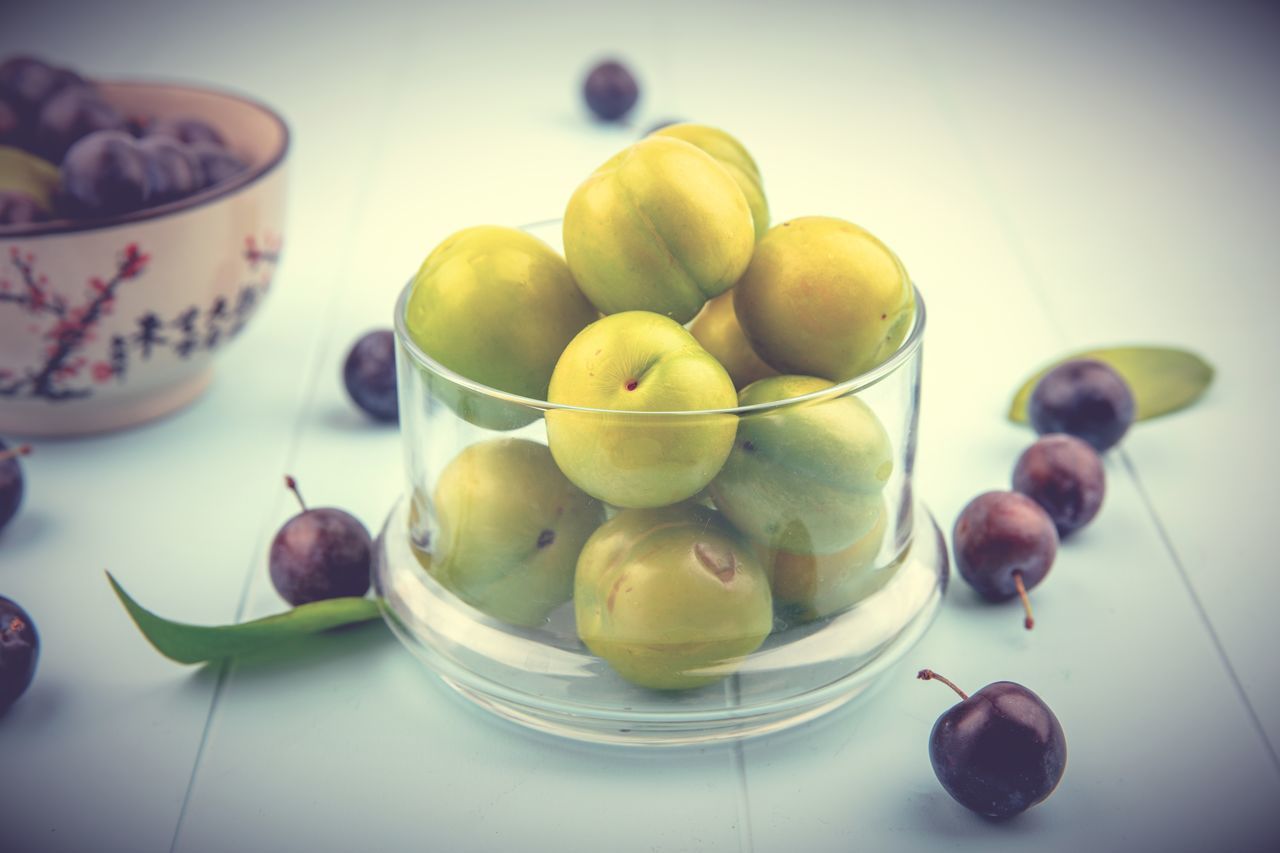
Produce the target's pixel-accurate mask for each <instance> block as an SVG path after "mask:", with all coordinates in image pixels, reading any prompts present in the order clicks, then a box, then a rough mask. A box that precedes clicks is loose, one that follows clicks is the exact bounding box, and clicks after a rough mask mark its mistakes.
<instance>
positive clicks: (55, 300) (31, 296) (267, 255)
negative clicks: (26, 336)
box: [0, 235, 281, 402]
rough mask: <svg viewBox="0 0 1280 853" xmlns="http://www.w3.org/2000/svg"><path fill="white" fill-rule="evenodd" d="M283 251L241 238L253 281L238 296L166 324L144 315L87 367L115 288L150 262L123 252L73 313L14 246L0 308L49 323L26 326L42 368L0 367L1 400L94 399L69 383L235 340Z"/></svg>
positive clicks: (1, 283)
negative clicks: (39, 347) (38, 345)
mask: <svg viewBox="0 0 1280 853" xmlns="http://www.w3.org/2000/svg"><path fill="white" fill-rule="evenodd" d="M280 247H281V241H280V239H279V237H275V236H272V235H266V236H264V238H263V240H262V243H261V244H259V242H258V241H257V240H255V239H254V237H252V236H250V237H248V238H246V240H245V250H244V253H243V257H244V260H245V262H246V265H247V266H248V268H249V270H250V272H251V273H253V275H252V276H251V277H250V280H249V281H247V282H245V283H244V284H243V285H242V286H241V287H240V289H239V290H238V292H236V293H235V294H234V295H233V296H230V297H227V296H219V297H218V298H216V299H215V300H214V302H213V303H212V304H211V305H209V306H207V307H204V308H201V307H200V306H196V305H192V306H190V307H189V308H187V309H184V310H183V311H181V312H179V313H178V314H177V315H176V316H175V317H171V318H165V317H161V316H159V315H158V314H156V313H155V312H148V313H145V314H143V315H142V316H140V317H138V318H137V319H136V320H135V321H134V331H133V332H132V333H128V332H124V333H120V332H117V333H115V334H112V336H111V337H110V339H109V340H108V341H107V342H106V351H105V353H103V354H102V356H101V357H100V358H97V359H96V360H94V361H93V362H92V363H90V361H89V357H88V356H87V355H86V353H85V350H86V349H87V348H88V345H89V344H91V343H93V342H94V341H95V339H96V337H97V335H98V334H99V333H98V331H97V327H98V326H99V324H100V322H101V320H102V319H103V318H104V317H106V316H108V315H110V313H111V312H112V310H113V308H114V306H115V304H116V297H117V295H118V292H119V290H120V289H121V288H122V287H125V286H127V285H128V284H129V283H130V282H132V281H135V280H137V279H138V278H139V277H141V276H142V275H143V274H144V273H145V272H146V269H147V264H148V262H149V261H150V259H151V256H150V255H148V254H147V253H145V252H143V251H142V250H141V249H139V248H138V246H137V245H136V244H132V243H131V244H129V245H127V246H125V247H124V249H123V251H122V252H121V253H120V254H119V256H118V257H117V260H116V266H115V270H114V271H113V273H112V274H111V275H110V277H108V278H105V279H104V278H100V277H97V276H95V277H93V278H90V279H89V282H88V288H87V291H86V293H85V299H84V302H83V304H81V305H79V306H77V307H71V306H70V303H69V302H68V301H67V300H66V299H65V298H64V297H62V296H61V295H59V294H57V293H56V292H54V291H53V290H52V289H51V288H50V287H49V282H48V279H47V278H46V277H45V276H44V275H42V274H40V273H39V272H38V269H37V266H36V261H37V259H36V257H35V256H34V255H33V254H31V253H23V252H21V251H20V250H19V249H18V248H16V247H15V248H13V249H12V250H11V251H10V254H9V264H10V267H11V268H12V269H13V270H14V271H15V272H16V273H17V276H18V281H19V282H20V285H19V286H18V287H15V286H14V284H13V282H12V281H10V280H8V279H4V278H0V308H3V307H4V306H6V305H9V306H12V307H14V308H17V309H20V310H22V311H24V312H26V313H27V314H28V315H30V316H31V317H32V318H41V317H44V318H52V321H51V322H50V324H49V326H48V328H46V329H44V330H41V329H40V328H39V327H29V328H30V329H31V331H32V334H38V335H40V336H41V337H42V338H44V339H45V341H46V344H45V347H44V359H43V361H42V362H41V363H40V364H39V365H37V366H34V367H30V368H27V369H25V370H17V371H14V370H12V369H7V368H5V367H3V366H0V398H3V397H36V398H43V399H45V400H49V401H52V402H57V401H63V400H72V399H80V398H84V397H88V396H91V395H92V393H93V386H92V385H85V384H78V385H77V384H74V380H76V379H77V378H78V377H80V376H81V375H82V374H83V373H85V372H86V368H87V373H88V376H89V378H90V380H92V382H93V383H96V384H98V385H102V384H105V383H107V382H111V381H113V380H114V381H116V382H122V381H124V378H125V375H126V373H127V371H128V369H129V367H130V364H131V363H132V362H133V361H134V360H136V359H141V360H142V361H149V360H150V359H151V358H152V356H153V355H154V354H155V353H157V352H166V353H170V354H172V355H174V356H176V357H178V358H180V359H183V360H185V359H189V358H191V357H192V356H193V355H195V354H196V353H198V352H202V351H210V350H213V349H215V348H216V347H218V346H219V345H221V344H222V343H223V342H225V341H226V340H229V339H231V338H233V337H235V336H236V335H237V334H239V332H240V330H241V329H243V328H244V325H245V324H246V323H247V322H248V320H249V318H250V316H252V314H253V313H254V312H255V311H256V309H257V306H258V304H259V303H260V301H261V297H262V295H263V294H264V293H265V292H266V290H267V288H268V287H269V286H270V283H271V278H272V275H273V274H274V268H275V266H276V264H277V263H278V261H279V255H280ZM0 275H2V273H0Z"/></svg>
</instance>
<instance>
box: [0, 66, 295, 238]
mask: <svg viewBox="0 0 1280 853" xmlns="http://www.w3.org/2000/svg"><path fill="white" fill-rule="evenodd" d="M94 82H95V83H98V84H100V85H104V86H108V87H126V88H135V89H156V88H168V89H179V90H186V91H190V92H199V93H201V94H206V95H216V96H219V97H223V98H227V99H229V100H232V101H238V102H239V103H241V104H243V105H245V106H248V107H251V108H253V109H255V110H257V111H259V112H260V113H262V114H263V115H265V116H266V117H267V118H268V119H270V120H271V121H272V122H274V123H275V125H276V126H277V127H278V128H279V129H280V139H281V142H280V147H279V150H277V151H276V152H275V153H274V154H273V155H272V156H271V157H270V158H268V159H267V161H266V162H265V163H263V164H262V165H260V166H257V167H255V168H253V169H248V170H246V172H245V173H244V174H242V175H238V176H237V177H235V178H233V179H232V180H230V181H226V182H224V183H221V184H218V185H216V186H213V187H210V188H208V189H205V190H201V191H200V192H198V193H195V194H194V195H190V196H187V197H186V198H182V199H178V200H177V201H170V202H166V203H165V204H158V205H156V206H155V207H147V208H143V209H142V210H135V211H132V212H131V213H126V214H123V215H121V216H112V217H109V218H106V219H89V220H84V221H80V222H77V221H73V220H68V219H54V220H51V221H49V222H40V223H35V224H33V225H31V226H30V227H27V228H10V229H7V230H0V240H6V239H13V238H15V237H17V238H22V239H26V238H28V237H47V236H50V235H55V234H59V235H60V234H85V233H89V232H91V231H101V230H103V229H106V228H115V227H117V226H120V225H134V224H136V223H139V222H147V221H149V220H152V219H160V218H162V217H165V216H169V215H171V214H175V213H185V212H186V211H188V210H195V209H197V208H200V207H204V206H205V205H208V204H212V203H214V202H216V201H221V200H222V199H224V198H226V197H227V196H230V195H232V194H234V193H237V192H239V191H240V190H243V189H245V188H247V187H250V186H253V185H254V184H256V183H258V182H259V181H261V180H262V179H263V178H265V177H267V176H268V175H270V174H272V173H273V172H275V171H277V170H278V169H279V168H280V166H281V164H282V163H284V161H285V158H286V157H287V156H288V154H289V148H290V145H291V143H292V134H291V133H290V131H289V123H288V122H286V121H285V120H284V117H283V116H281V115H280V113H279V112H277V111H276V110H274V109H272V108H271V107H269V106H267V105H266V104H265V103H263V102H262V101H259V100H258V99H256V98H252V97H250V96H248V95H245V94H243V93H241V92H237V91H235V90H232V89H227V88H222V87H218V86H209V85H206V84H204V83H188V82H184V81H179V80H168V79H165V80H153V79H146V78H131V79H128V80H95V81H94Z"/></svg>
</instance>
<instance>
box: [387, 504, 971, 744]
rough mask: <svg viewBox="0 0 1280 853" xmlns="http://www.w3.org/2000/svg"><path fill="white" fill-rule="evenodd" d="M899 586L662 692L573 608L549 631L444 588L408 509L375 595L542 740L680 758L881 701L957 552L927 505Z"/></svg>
mask: <svg viewBox="0 0 1280 853" xmlns="http://www.w3.org/2000/svg"><path fill="white" fill-rule="evenodd" d="M913 529H914V531H915V535H914V536H913V537H912V540H911V542H910V544H909V546H908V547H907V548H906V549H905V550H904V551H903V553H902V555H901V557H900V558H899V559H898V560H897V561H896V562H895V565H894V567H893V569H892V571H893V575H892V577H891V579H890V580H889V581H888V582H887V583H885V584H884V586H883V587H882V588H881V589H880V590H879V591H878V592H876V593H874V594H872V595H871V596H869V597H868V598H866V599H865V600H863V601H862V602H859V603H858V604H857V605H855V606H854V607H852V608H850V609H848V610H846V611H843V612H841V613H838V614H835V615H832V616H829V617H827V618H825V619H821V620H817V621H815V622H810V623H805V624H800V625H794V626H790V627H787V628H786V630H778V631H775V633H774V634H773V635H771V636H770V637H769V639H768V640H766V641H765V643H764V645H763V646H761V648H760V649H759V650H757V651H756V652H754V653H752V654H751V655H749V656H748V657H747V658H746V659H745V660H744V661H742V663H741V664H740V665H739V666H738V668H737V670H736V671H735V672H734V673H733V674H731V675H729V676H727V677H726V678H724V679H722V680H721V681H719V682H717V683H715V684H712V685H708V686H706V687H702V688H697V689H694V690H684V691H657V690H649V689H646V688H641V687H636V686H634V685H631V684H628V683H627V682H626V681H624V680H623V679H621V678H620V677H618V676H617V675H616V674H615V673H613V672H612V670H610V669H609V668H608V666H607V665H606V664H605V663H604V662H603V661H602V660H600V659H599V658H596V657H594V656H593V655H591V653H590V652H589V651H588V650H587V649H586V648H585V646H584V645H583V644H582V643H581V642H580V641H579V640H578V638H577V636H576V632H575V630H574V627H573V612H572V606H571V605H566V606H564V607H562V608H560V609H558V610H557V611H556V612H554V613H553V614H552V615H551V617H550V618H549V619H548V621H547V623H546V624H545V625H543V626H539V627H538V628H520V627H516V626H512V625H507V624H505V623H503V622H500V621H498V620H496V619H493V618H492V617H489V616H487V615H485V614H483V613H481V612H479V611H477V610H475V609H473V608H471V607H470V606H469V605H467V604H465V603H464V602H462V601H461V600H460V599H458V598H457V597H456V596H454V595H453V594H452V593H451V592H449V591H448V590H446V589H444V588H443V587H441V586H440V584H439V583H437V582H436V581H435V579H434V578H433V577H431V576H430V575H429V574H428V573H427V572H426V571H425V570H424V568H423V566H422V563H421V562H420V559H419V557H418V555H417V554H416V553H415V551H414V549H413V546H412V545H411V540H410V534H409V500H408V499H407V498H402V499H401V500H400V501H398V502H397V504H396V506H395V507H394V508H393V509H392V511H391V513H390V515H389V516H388V519H387V523H386V525H385V526H384V527H383V530H382V532H381V533H380V535H379V537H378V542H377V545H376V548H375V559H374V569H373V579H374V588H375V592H376V593H377V596H378V600H379V603H380V605H381V607H382V612H383V617H384V618H385V619H386V621H387V623H388V625H389V626H390V627H391V629H392V632H393V633H394V634H395V635H396V636H397V637H398V638H399V639H400V640H401V642H403V643H404V644H405V646H406V647H408V648H409V650H410V651H412V652H413V653H414V654H415V655H416V656H417V657H418V658H419V659H420V660H422V661H423V662H424V663H425V664H426V665H427V667H428V668H429V669H430V670H432V671H433V672H434V673H435V674H436V675H438V676H439V677H440V678H441V679H442V680H443V681H444V683H445V684H447V685H448V686H449V687H451V688H452V689H453V690H455V691H456V692H457V693H458V694H459V695H461V696H463V697H465V698H466V699H468V700H470V701H471V702H473V703H474V704H475V705H478V706H479V707H481V708H484V709H485V710H487V711H489V712H491V713H493V714H495V715H497V716H499V717H501V718H504V719H506V720H509V721H512V722H515V723H518V724H520V725H523V726H526V727H528V728H531V729H536V730H538V731H542V732H547V733H551V734H555V735H560V736H563V737H568V738H573V739H576V740H581V741H588V742H594V743H606V744H626V745H656V746H663V745H666V746H675V745H682V744H705V743H713V742H719V741H732V740H740V739H745V738H750V737H756V736H760V735H765V734H769V733H772V732H777V731H781V730H783V729H787V728H791V727H793V726H796V725H799V724H801V723H804V722H807V721H809V720H812V719H815V718H817V717H820V716H822V715H824V714H827V713H829V712H831V711H833V710H835V709H837V708H840V707H841V706H843V705H845V704H847V703H850V702H852V701H861V700H863V699H865V698H867V697H868V696H870V695H871V694H872V693H873V692H874V690H873V688H874V687H875V686H876V685H877V684H878V683H879V682H880V681H881V678H882V676H883V675H884V674H885V673H886V672H887V671H888V670H890V669H891V668H892V667H893V666H894V664H896V663H897V662H898V661H899V660H900V659H901V658H902V657H903V655H905V654H906V652H907V651H908V650H910V649H911V647H912V646H914V645H915V644H916V642H917V641H918V640H919V639H920V638H921V637H922V636H923V635H924V633H925V631H926V630H928V628H929V626H930V625H931V624H932V622H933V620H934V618H935V616H936V615H937V611H938V608H939V606H940V605H941V602H942V596H943V593H944V592H945V589H946V586H947V577H948V563H947V554H946V544H945V542H944V540H943V538H942V534H941V531H939V529H938V527H937V524H936V523H935V522H934V520H933V517H932V516H931V515H930V514H929V511H928V510H927V509H926V508H925V507H924V505H923V504H920V503H917V504H916V505H915V507H914V528H913Z"/></svg>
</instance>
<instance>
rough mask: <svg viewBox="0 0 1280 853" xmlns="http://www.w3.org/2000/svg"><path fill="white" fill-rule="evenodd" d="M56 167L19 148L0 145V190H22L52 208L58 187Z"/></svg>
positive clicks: (49, 208)
mask: <svg viewBox="0 0 1280 853" xmlns="http://www.w3.org/2000/svg"><path fill="white" fill-rule="evenodd" d="M58 180H59V177H58V167H57V166H55V165H53V164H52V163H50V162H49V161H48V160H43V159H41V158H39V157H36V156H35V155H34V154H28V153H27V152H25V151H23V150H22V149H20V148H11V147H9V146H7V145H0V190H16V191H18V192H24V193H26V194H27V195H29V196H31V197H32V198H34V199H35V200H36V201H38V202H39V203H40V206H41V207H43V208H44V209H45V211H46V212H48V211H51V210H53V192H54V190H56V189H57V188H58Z"/></svg>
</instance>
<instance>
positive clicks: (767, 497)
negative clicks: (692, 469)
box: [710, 376, 893, 554]
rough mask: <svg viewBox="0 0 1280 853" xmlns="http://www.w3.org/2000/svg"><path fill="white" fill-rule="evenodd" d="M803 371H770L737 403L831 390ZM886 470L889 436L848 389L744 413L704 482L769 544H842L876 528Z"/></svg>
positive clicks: (828, 549)
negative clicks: (728, 448)
mask: <svg viewBox="0 0 1280 853" xmlns="http://www.w3.org/2000/svg"><path fill="white" fill-rule="evenodd" d="M832 387H833V385H832V383H830V382H828V381H826V380H825V379H818V378H816V377H812V376H775V377H771V378H769V379H761V380H760V381H759V382H755V383H752V384H751V385H748V386H747V387H746V388H744V389H743V390H742V393H740V394H739V395H738V402H739V403H740V404H741V405H743V406H753V405H756V404H759V403H769V402H773V401H776V400H788V399H791V398H794V397H801V396H804V395H807V394H813V393H819V392H822V391H825V390H827V389H830V388H832ZM892 472H893V457H892V453H891V450H890V445H889V436H888V434H887V433H886V432H885V429H884V426H883V425H882V424H881V423H880V420H879V418H877V417H876V416H875V413H874V412H872V411H871V409H870V407H868V406H867V405H866V404H865V403H863V402H862V401H861V400H859V399H858V398H857V397H853V396H848V395H845V396H827V397H820V398H817V399H815V400H813V401H808V402H799V403H789V404H784V405H781V406H778V407H776V408H770V409H764V410H761V411H759V412H752V413H748V414H744V415H743V416H742V418H741V420H740V422H739V425H738V434H737V439H736V441H735V442H734V446H733V451H732V452H731V453H730V454H729V458H728V460H727V461H726V462H725V464H724V467H723V468H722V469H721V471H720V473H719V474H718V475H717V476H716V478H715V480H713V481H712V483H711V487H710V492H711V498H712V500H713V501H715V505H716V507H717V508H718V509H719V510H720V511H721V512H723V513H724V514H725V516H726V517H727V518H728V519H729V520H730V521H731V522H733V524H734V525H735V526H737V528H738V529H739V530H741V531H743V532H744V533H746V534H747V535H748V536H750V537H751V538H752V539H754V540H756V541H757V542H759V543H761V544H762V545H765V546H767V547H769V548H775V549H780V550H783V551H790V552H792V553H796V554H832V553H835V552H836V551H842V550H844V549H846V548H848V547H850V546H851V545H853V544H854V543H855V542H857V541H858V540H859V539H861V538H862V537H864V536H866V535H867V533H868V532H869V531H870V530H871V529H872V528H873V527H874V526H875V524H876V520H877V519H878V518H879V517H880V515H881V511H882V510H881V506H882V500H881V493H882V491H883V489H884V486H885V483H887V482H888V480H889V475H890V474H891V473H892Z"/></svg>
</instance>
